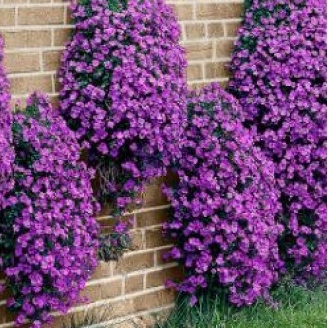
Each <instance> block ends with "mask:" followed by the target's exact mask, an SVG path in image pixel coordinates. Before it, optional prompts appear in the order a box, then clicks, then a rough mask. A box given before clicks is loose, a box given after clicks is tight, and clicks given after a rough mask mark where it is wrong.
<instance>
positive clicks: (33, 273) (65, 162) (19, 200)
mask: <svg viewBox="0 0 328 328" xmlns="http://www.w3.org/2000/svg"><path fill="white" fill-rule="evenodd" d="M11 127H12V129H11V130H12V135H13V138H12V145H13V148H14V150H15V158H14V165H13V175H14V177H15V185H14V186H13V188H12V190H10V191H9V192H8V193H7V194H6V195H5V200H4V202H2V204H3V206H2V208H1V209H0V217H1V218H2V224H1V225H0V234H1V239H0V258H1V263H2V265H1V267H2V269H4V271H5V274H6V276H7V277H6V278H7V279H6V281H5V285H6V287H7V289H8V290H9V291H11V293H12V295H13V299H12V300H11V301H9V302H8V303H7V305H8V307H10V308H11V309H12V310H13V311H14V312H16V313H17V318H16V323H17V324H18V325H20V324H23V323H24V322H25V320H30V321H31V324H32V327H34V328H37V327H41V324H43V323H46V322H48V320H49V318H50V312H52V311H61V312H65V311H67V309H68V308H69V307H70V306H72V305H73V304H75V303H76V302H77V301H79V300H80V299H79V292H80V291H81V289H83V288H84V286H85V282H86V281H87V279H88V278H89V277H90V275H91V273H92V272H93V270H94V269H95V267H96V265H97V248H98V241H97V237H98V224H97V222H96V220H95V219H94V216H93V215H94V213H95V211H96V210H97V209H98V206H97V205H96V203H95V202H94V200H93V196H92V188H91V183H90V180H91V178H92V173H91V172H90V171H89V170H88V169H87V168H86V165H85V164H84V163H82V162H80V147H79V145H78V143H77V141H76V138H75V135H74V133H73V132H72V131H70V130H69V129H68V128H67V126H66V123H65V122H64V120H63V119H62V118H61V117H60V116H59V115H58V114H57V113H56V112H55V111H54V110H53V109H52V108H51V106H50V104H49V101H48V100H47V99H46V98H45V97H44V96H42V95H40V94H34V95H33V96H31V97H30V99H29V100H28V104H27V108H26V109H25V110H24V111H21V112H17V113H16V114H15V115H14V117H13V122H12V126H11Z"/></svg>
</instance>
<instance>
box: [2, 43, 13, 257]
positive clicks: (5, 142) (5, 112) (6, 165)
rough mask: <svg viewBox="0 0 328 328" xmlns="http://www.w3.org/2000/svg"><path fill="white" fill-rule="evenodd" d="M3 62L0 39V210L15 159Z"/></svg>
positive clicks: (8, 95)
mask: <svg viewBox="0 0 328 328" xmlns="http://www.w3.org/2000/svg"><path fill="white" fill-rule="evenodd" d="M2 61H3V39H2V38H1V37H0V154H1V158H0V209H1V208H2V206H4V195H5V194H6V192H8V191H9V190H11V188H12V186H13V180H12V179H11V178H12V174H11V172H12V164H13V159H14V152H13V149H12V148H11V145H10V138H11V134H10V123H11V122H10V121H11V115H10V105H9V103H10V93H9V83H8V80H7V77H6V74H5V71H4V69H3V67H2ZM0 261H1V260H0Z"/></svg>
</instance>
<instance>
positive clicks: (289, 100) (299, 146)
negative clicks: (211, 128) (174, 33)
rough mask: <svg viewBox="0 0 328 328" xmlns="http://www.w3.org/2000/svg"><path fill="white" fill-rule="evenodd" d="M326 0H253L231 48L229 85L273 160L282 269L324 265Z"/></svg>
mask: <svg viewBox="0 0 328 328" xmlns="http://www.w3.org/2000/svg"><path fill="white" fill-rule="evenodd" d="M326 51H327V44H326V4H325V1H321V0H306V1H305V0H292V1H287V2H286V1H283V0H274V1H262V0H261V1H260V0H252V1H250V3H249V7H248V8H247V10H246V16H245V20H244V22H243V24H242V27H241V28H240V30H239V38H238V41H237V43H236V50H235V52H234V54H233V58H232V65H231V70H232V73H233V78H232V79H231V81H230V91H231V92H232V93H233V94H234V95H235V96H236V97H237V98H238V99H239V100H240V103H241V105H242V107H243V109H244V112H245V116H246V121H245V125H246V126H247V127H249V128H251V129H252V130H253V131H254V135H255V138H256V143H257V145H258V146H260V148H261V149H262V150H263V151H264V152H265V154H266V155H267V156H268V158H270V159H272V160H273V162H274V164H275V176H276V181H277V185H278V188H279V189H280V190H281V197H280V201H281V204H282V211H281V222H282V223H283V224H284V226H285V228H286V229H285V233H284V235H283V237H282V238H281V241H280V252H281V256H282V257H283V259H284V261H285V263H286V267H287V268H288V269H289V272H290V273H291V274H292V275H293V276H295V277H296V278H297V279H298V280H299V278H301V279H304V278H311V280H312V281H313V278H322V277H323V276H324V274H325V271H326V195H327V190H326V188H327V187H326V155H327V154H326V122H327V121H326V111H327V110H326V102H327V99H326V92H327V90H326V78H327V76H326V70H327V64H326Z"/></svg>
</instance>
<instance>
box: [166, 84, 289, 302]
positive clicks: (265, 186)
mask: <svg viewBox="0 0 328 328" xmlns="http://www.w3.org/2000/svg"><path fill="white" fill-rule="evenodd" d="M188 100H189V104H188V126H187V128H186V131H185V138H186V140H185V141H184V144H183V149H182V157H181V159H180V160H179V162H178V169H177V174H178V177H179V182H178V184H177V185H176V186H175V187H173V188H167V189H166V194H167V195H168V197H169V199H170V200H171V202H172V207H173V215H172V218H171V220H169V222H167V223H166V224H165V225H164V231H165V233H166V234H167V235H168V236H170V237H173V238H174V239H175V240H176V246H175V247H174V248H173V249H172V250H171V251H170V252H169V253H168V257H170V258H172V259H175V260H177V261H178V262H180V263H182V264H183V265H184V269H185V278H184V280H183V281H182V282H181V283H173V282H171V284H172V285H173V286H174V287H175V288H176V289H177V290H178V291H181V292H184V293H189V294H191V295H192V298H191V303H194V302H196V300H197V295H198V294H199V293H200V292H201V290H202V289H205V288H206V287H208V285H209V282H210V281H212V282H215V284H216V285H218V286H220V287H222V288H223V289H224V290H226V291H227V292H228V295H229V299H230V301H231V303H233V304H234V305H236V306H243V305H249V304H251V303H253V302H255V301H256V300H257V299H258V298H261V297H264V298H267V297H269V289H270V287H271V286H272V285H273V284H274V283H275V282H276V281H277V278H278V275H279V272H280V271H281V270H283V268H282V262H281V260H280V259H279V255H278V245H277V239H278V236H279V235H280V234H281V232H282V227H281V226H280V225H279V224H277V223H276V221H275V215H276V214H277V211H278V210H279V208H278V202H277V198H278V195H277V191H276V190H275V188H274V178H273V173H274V168H273V165H272V163H271V162H270V161H268V160H267V159H266V158H265V157H264V156H263V155H262V154H261V153H260V151H259V150H258V149H257V148H254V147H253V140H252V137H251V136H250V134H249V133H248V131H247V130H246V129H245V128H244V127H243V126H242V124H241V120H242V119H243V117H242V114H241V110H240V108H239V107H238V104H237V102H236V100H235V99H234V98H233V97H232V96H230V95H229V94H227V93H226V92H224V91H223V90H222V89H221V88H220V87H219V86H218V85H217V84H212V85H209V86H208V87H205V88H204V89H203V90H201V91H200V93H199V94H197V93H196V92H192V93H191V94H190V95H189V99H188Z"/></svg>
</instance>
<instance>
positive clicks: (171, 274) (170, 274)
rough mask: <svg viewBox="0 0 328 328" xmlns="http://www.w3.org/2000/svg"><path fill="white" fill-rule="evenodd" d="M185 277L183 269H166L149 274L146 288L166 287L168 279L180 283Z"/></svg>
mask: <svg viewBox="0 0 328 328" xmlns="http://www.w3.org/2000/svg"><path fill="white" fill-rule="evenodd" d="M182 277H183V271H182V268H181V267H172V268H165V269H161V270H158V271H153V272H149V273H148V274H147V276H146V288H151V287H159V286H164V285H165V282H166V281H167V280H168V279H173V280H177V281H180V280H181V278H182Z"/></svg>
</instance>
